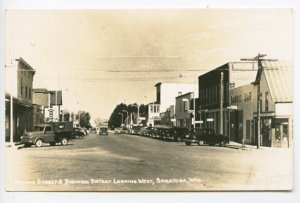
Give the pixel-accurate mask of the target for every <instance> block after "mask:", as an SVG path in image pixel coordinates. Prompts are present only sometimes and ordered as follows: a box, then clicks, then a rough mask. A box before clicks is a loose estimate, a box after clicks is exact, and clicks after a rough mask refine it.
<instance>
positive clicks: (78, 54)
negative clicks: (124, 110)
mask: <svg viewBox="0 0 300 203" xmlns="http://www.w3.org/2000/svg"><path fill="white" fill-rule="evenodd" d="M5 23H6V24H5V28H6V29H5V54H6V63H9V61H10V60H12V59H15V58H19V57H22V58H23V59H24V60H25V61H27V62H28V63H29V64H30V65H31V66H32V67H33V68H34V69H35V70H36V74H35V76H34V83H33V87H34V88H47V89H48V90H55V89H61V90H62V91H63V107H62V109H66V110H69V111H74V112H77V111H78V110H85V111H88V112H90V114H91V115H92V118H93V119H95V118H98V117H99V118H101V119H108V118H109V116H110V114H111V113H112V111H113V109H114V108H115V106H116V105H117V104H119V103H121V102H123V103H127V104H130V103H134V102H136V103H138V104H147V103H150V102H153V101H155V100H156V94H155V87H154V85H155V84H156V83H158V82H180V83H195V82H196V78H197V77H198V76H199V75H201V74H203V73H205V72H207V71H209V70H212V69H214V68H217V67H219V66H221V65H223V64H225V63H228V62H230V61H239V60H240V59H241V58H252V57H255V56H256V55H257V54H258V53H264V54H267V56H268V58H276V59H280V60H289V61H292V59H293V11H292V10H291V9H153V10H149V9H136V10H126V9H123V10H112V9H110V10H8V11H7V12H6V19H5Z"/></svg>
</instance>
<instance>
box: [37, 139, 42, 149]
mask: <svg viewBox="0 0 300 203" xmlns="http://www.w3.org/2000/svg"><path fill="white" fill-rule="evenodd" d="M42 145H43V140H42V139H38V140H37V141H36V142H35V146H36V147H41V146H42Z"/></svg>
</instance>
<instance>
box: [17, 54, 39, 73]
mask: <svg viewBox="0 0 300 203" xmlns="http://www.w3.org/2000/svg"><path fill="white" fill-rule="evenodd" d="M15 60H16V61H18V62H22V63H24V64H25V65H26V66H27V67H28V68H29V69H31V70H32V72H34V73H35V72H36V71H35V69H34V68H32V67H31V65H29V64H28V63H27V62H26V61H25V60H24V59H23V58H22V57H20V58H18V59H15Z"/></svg>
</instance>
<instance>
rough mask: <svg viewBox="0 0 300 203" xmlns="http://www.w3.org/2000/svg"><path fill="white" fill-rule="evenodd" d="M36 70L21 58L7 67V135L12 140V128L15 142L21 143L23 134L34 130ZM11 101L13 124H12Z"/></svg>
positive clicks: (8, 139)
mask: <svg viewBox="0 0 300 203" xmlns="http://www.w3.org/2000/svg"><path fill="white" fill-rule="evenodd" d="M34 74H35V70H34V69H33V68H32V67H31V66H30V65H29V64H28V63H27V62H26V61H25V60H24V59H23V58H21V57H20V58H19V59H16V60H15V61H13V62H11V63H10V64H8V65H7V66H6V67H5V133H6V136H5V137H6V141H11V140H10V136H11V135H10V132H11V130H10V129H11V126H12V127H13V129H12V132H13V141H19V140H20V137H21V135H22V133H23V132H24V131H25V130H26V131H30V130H32V128H33V105H32V83H33V77H34ZM11 99H12V100H13V105H12V107H13V108H12V111H13V116H12V122H13V123H11V115H10V114H11V105H10V102H11Z"/></svg>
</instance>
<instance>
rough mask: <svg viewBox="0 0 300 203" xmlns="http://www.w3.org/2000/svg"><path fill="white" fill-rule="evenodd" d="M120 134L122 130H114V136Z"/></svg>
mask: <svg viewBox="0 0 300 203" xmlns="http://www.w3.org/2000/svg"><path fill="white" fill-rule="evenodd" d="M121 133H122V128H115V130H114V134H121Z"/></svg>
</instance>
